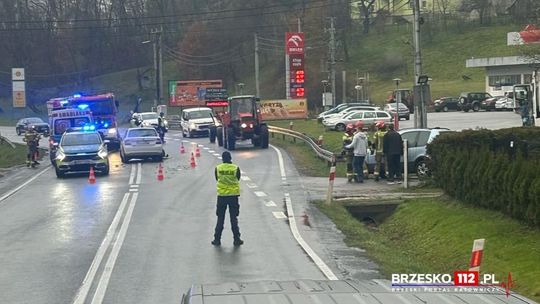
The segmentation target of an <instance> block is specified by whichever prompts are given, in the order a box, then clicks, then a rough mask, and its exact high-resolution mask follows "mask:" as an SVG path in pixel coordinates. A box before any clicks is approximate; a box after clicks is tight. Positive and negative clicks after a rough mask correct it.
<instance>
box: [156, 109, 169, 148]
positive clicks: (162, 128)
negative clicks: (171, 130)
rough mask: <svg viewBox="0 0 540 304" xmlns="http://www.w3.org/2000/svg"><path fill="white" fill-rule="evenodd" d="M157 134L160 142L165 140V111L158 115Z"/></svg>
mask: <svg viewBox="0 0 540 304" xmlns="http://www.w3.org/2000/svg"><path fill="white" fill-rule="evenodd" d="M157 131H158V134H159V138H161V141H162V142H165V132H167V127H166V126H165V113H163V112H161V113H159V117H158V130H157Z"/></svg>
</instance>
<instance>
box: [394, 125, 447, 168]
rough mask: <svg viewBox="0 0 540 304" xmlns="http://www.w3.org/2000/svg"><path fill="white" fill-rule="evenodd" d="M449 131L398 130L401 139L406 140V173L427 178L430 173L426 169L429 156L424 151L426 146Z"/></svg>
mask: <svg viewBox="0 0 540 304" xmlns="http://www.w3.org/2000/svg"><path fill="white" fill-rule="evenodd" d="M449 131H450V130H449V129H445V128H434V129H404V130H400V131H399V134H401V138H403V139H404V140H405V139H406V140H407V146H408V149H407V151H408V156H407V166H408V171H409V172H414V173H416V174H417V175H418V176H419V177H425V176H428V175H429V174H430V172H429V167H428V160H429V156H428V155H427V149H426V148H427V144H429V143H431V142H432V141H433V139H435V137H437V136H439V135H440V134H441V133H443V132H449ZM402 163H403V160H402Z"/></svg>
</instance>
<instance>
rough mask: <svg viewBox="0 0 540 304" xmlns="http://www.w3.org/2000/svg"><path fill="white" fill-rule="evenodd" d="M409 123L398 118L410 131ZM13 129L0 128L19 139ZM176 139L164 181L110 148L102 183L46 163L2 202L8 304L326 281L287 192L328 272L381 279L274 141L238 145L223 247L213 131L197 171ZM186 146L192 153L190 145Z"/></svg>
mask: <svg viewBox="0 0 540 304" xmlns="http://www.w3.org/2000/svg"><path fill="white" fill-rule="evenodd" d="M429 124H430V126H440V127H449V128H451V129H457V130H459V129H464V128H475V127H477V126H481V127H486V128H502V127H511V126H519V117H518V116H517V115H515V114H512V113H505V112H501V113H486V112H480V113H430V116H429ZM410 126H412V121H407V122H405V121H401V127H402V128H403V127H410ZM11 129H12V128H7V127H2V128H0V132H2V134H3V135H7V136H8V137H9V138H10V139H14V140H16V141H18V142H21V141H22V140H21V137H17V136H15V135H14V131H13V130H11ZM11 133H13V134H11ZM168 137H169V138H168V142H167V144H166V150H167V152H168V153H169V155H170V158H169V159H167V160H165V161H164V174H165V180H164V181H161V182H160V181H157V178H156V173H157V163H148V162H146V163H142V164H139V163H133V164H128V165H124V164H122V163H121V162H120V159H119V157H118V154H112V155H111V156H110V160H111V174H110V176H108V177H99V176H98V180H97V183H96V184H95V185H90V184H88V182H87V176H86V175H84V174H83V175H79V176H73V177H70V178H66V179H57V178H56V177H55V175H54V171H53V170H52V169H51V168H48V169H46V168H43V167H45V164H44V165H43V166H42V168H40V169H37V170H36V171H35V173H36V174H37V173H39V172H41V170H45V171H44V172H43V173H42V174H41V175H39V176H38V177H36V179H35V180H34V181H32V182H31V183H30V184H29V185H28V186H27V187H25V188H23V189H22V190H21V191H19V192H17V193H15V194H13V195H12V196H10V197H8V198H6V199H4V200H2V201H0V269H1V271H0V303H179V301H180V299H181V296H182V293H183V292H185V291H186V290H187V289H188V288H189V287H190V286H191V284H195V283H217V282H226V281H257V280H265V279H277V280H288V279H301V278H304V279H324V278H325V275H324V274H323V273H322V272H321V270H320V269H319V268H318V267H317V266H316V265H315V263H314V262H313V261H312V259H311V258H310V257H308V256H307V255H306V253H305V251H304V250H302V248H301V247H300V246H299V245H298V242H297V241H296V240H295V238H294V237H293V234H292V233H291V230H290V226H289V223H288V221H287V219H286V216H287V215H286V214H285V213H284V211H285V206H284V200H285V199H286V198H287V197H290V202H291V203H292V210H293V211H294V213H295V214H294V218H295V219H296V223H297V227H298V230H299V233H300V235H301V237H302V238H303V239H304V240H305V241H306V242H307V244H309V246H310V247H311V248H312V249H313V251H314V253H315V254H317V255H318V256H319V257H320V258H321V259H322V261H324V262H325V263H326V265H327V266H328V267H329V269H330V272H331V273H333V274H335V275H336V277H338V278H374V277H378V276H379V274H378V272H377V266H376V265H375V264H373V263H371V262H370V261H369V260H368V259H366V258H365V257H364V253H363V252H362V251H361V250H358V249H351V248H347V247H346V246H344V244H343V242H342V237H343V236H342V235H341V234H340V232H339V231H337V230H336V229H335V226H333V225H332V224H331V223H330V222H329V221H328V219H327V218H326V217H324V216H323V215H321V214H320V213H319V212H318V211H317V210H316V209H314V208H313V207H311V206H310V205H309V204H308V203H307V201H308V200H309V199H310V198H311V196H310V193H309V191H308V190H306V188H308V187H305V185H304V184H303V181H302V179H301V178H300V176H299V175H298V173H297V172H296V170H295V169H294V167H293V165H292V162H291V161H290V159H289V158H288V157H287V156H286V155H283V162H284V166H283V169H284V173H285V175H286V178H285V179H283V176H282V174H281V171H280V166H279V160H278V154H277V153H276V151H275V150H274V149H272V148H270V149H268V150H254V149H252V148H251V147H249V146H247V147H245V148H244V147H240V148H239V149H238V150H237V151H235V152H233V161H234V162H235V163H237V164H239V165H240V167H241V169H242V170H243V172H244V173H243V176H244V179H243V181H242V196H241V209H240V217H239V220H240V229H241V232H242V238H243V239H244V241H245V242H246V243H245V245H244V246H242V247H240V248H234V247H233V246H232V235H231V233H230V226H229V225H228V224H226V228H225V231H224V236H223V239H222V243H223V246H222V247H221V248H215V247H213V246H211V245H210V241H211V239H212V235H213V227H214V224H215V214H214V213H215V200H216V198H215V181H214V178H213V168H214V167H215V165H217V164H218V163H220V160H219V159H218V156H219V155H220V154H221V152H222V151H223V149H221V148H218V147H217V145H210V144H209V143H208V139H207V138H200V139H190V140H189V141H190V142H191V141H192V142H196V143H199V144H202V145H203V147H201V154H202V156H201V157H200V158H198V159H197V163H198V164H197V167H196V168H195V169H192V168H190V166H189V156H188V154H180V153H179V147H180V143H181V142H182V138H181V136H180V134H179V133H178V132H175V131H171V132H170V133H168ZM184 145H185V148H186V150H187V151H190V149H191V143H189V142H185V143H184ZM24 169H25V170H26V168H24ZM28 170H30V169H28ZM32 175H34V174H32ZM22 180H23V174H13V175H10V176H8V177H7V178H2V180H0V192H2V193H0V197H1V196H2V195H3V194H5V193H6V191H7V189H10V188H13V187H15V186H17V185H18V184H20V182H21V181H22ZM287 195H288V196H287ZM306 216H307V217H306ZM306 218H307V219H309V221H306ZM227 220H228V218H227ZM307 222H309V226H308V225H306V223H307Z"/></svg>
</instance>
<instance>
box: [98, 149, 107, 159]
mask: <svg viewBox="0 0 540 304" xmlns="http://www.w3.org/2000/svg"><path fill="white" fill-rule="evenodd" d="M107 155H109V153H108V152H107V149H103V148H102V149H101V150H99V151H98V156H99V157H101V158H103V159H105V158H107Z"/></svg>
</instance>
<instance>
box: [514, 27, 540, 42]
mask: <svg viewBox="0 0 540 304" xmlns="http://www.w3.org/2000/svg"><path fill="white" fill-rule="evenodd" d="M506 40H507V45H520V44H530V43H540V29H538V28H536V26H534V25H532V24H529V25H527V26H526V27H525V28H524V29H523V31H521V32H510V33H508V34H507V38H506Z"/></svg>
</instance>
